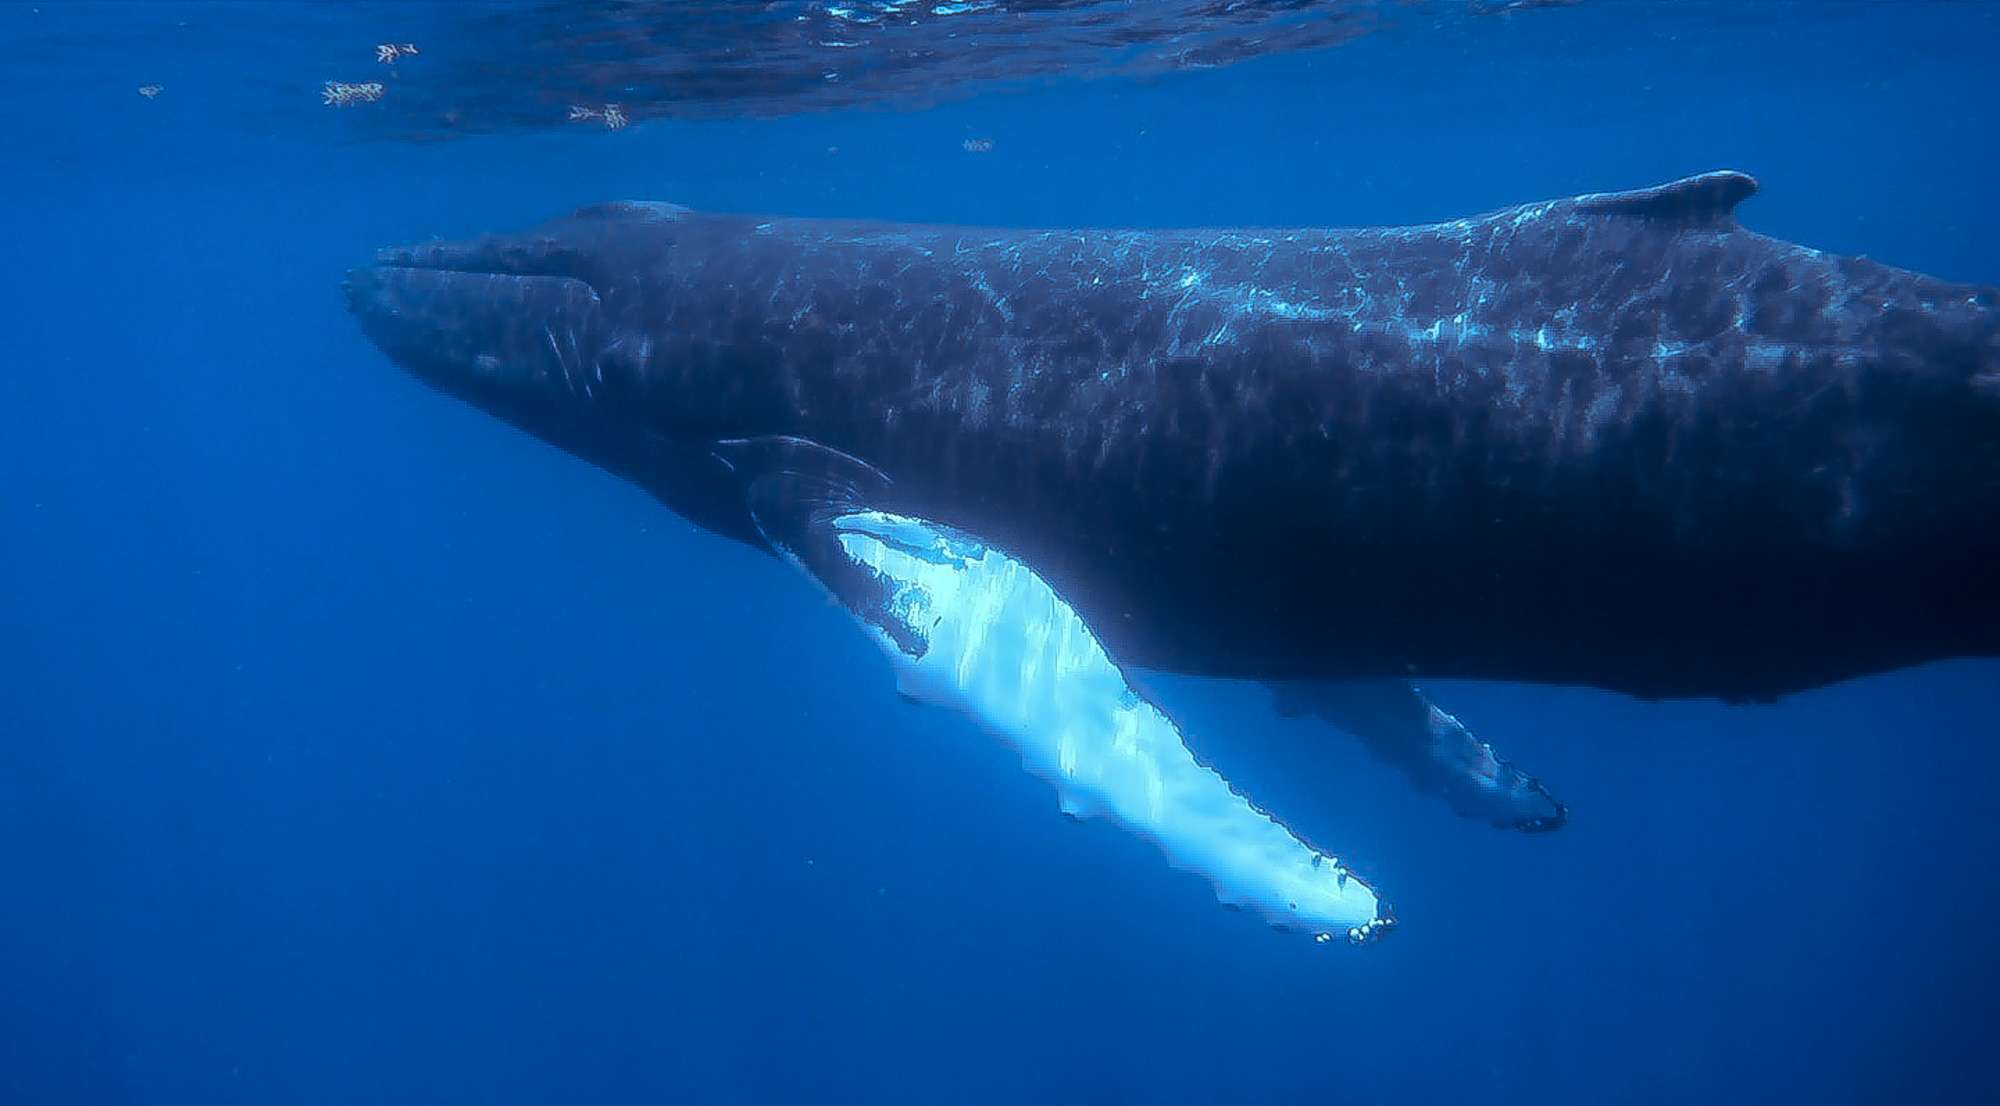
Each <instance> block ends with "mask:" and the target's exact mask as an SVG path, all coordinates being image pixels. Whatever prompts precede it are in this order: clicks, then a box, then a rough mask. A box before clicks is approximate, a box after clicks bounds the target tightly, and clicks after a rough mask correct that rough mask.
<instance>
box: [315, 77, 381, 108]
mask: <svg viewBox="0 0 2000 1106" xmlns="http://www.w3.org/2000/svg"><path fill="white" fill-rule="evenodd" d="M319 96H320V100H321V102H323V103H325V104H326V105H327V106H328V107H336V108H344V107H351V106H353V105H355V104H372V103H374V102H375V101H377V100H380V99H381V98H382V82H381V81H365V82H363V83H361V84H348V83H347V82H346V81H328V82H326V87H325V88H322V89H320V93H319Z"/></svg>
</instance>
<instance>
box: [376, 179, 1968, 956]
mask: <svg viewBox="0 0 2000 1106" xmlns="http://www.w3.org/2000/svg"><path fill="white" fill-rule="evenodd" d="M1756 188H1757V186H1756V184H1755V182H1754V181H1753V180H1752V179H1751V178H1750V177H1748V176H1746V175H1744V174H1742V173H1737V172H1727V171H1725V172H1714V173H1707V174H1703V175H1700V176H1695V177H1689V178H1687V179H1684V180H1679V181H1674V182H1671V183H1668V184H1664V185H1659V186H1656V187H1650V188H1643V189H1639V190H1636V191H1627V192H1610V193H1591V194H1585V195H1579V196H1574V197H1570V198H1566V199H1559V200H1552V201H1544V202H1537V203H1528V204H1524V205H1520V206H1516V207H1511V208H1507V209H1504V210H1500V211H1495V212H1492V213H1490V214H1486V215H1481V216H1477V217H1471V218H1464V219H1458V220H1453V221H1450V222H1444V223H1436V224H1429V225H1423V226H1409V227H1391V228H1362V229H1324V228H1312V229H1201V230H998V229H983V228H965V227H941V226H911V225H898V224H887V223H874V222H858V221H840V220H820V219H795V218H764V217H758V216H746V215H728V214H703V213H697V212H694V211H690V210H688V209H685V208H682V207H679V206H676V205H672V204H665V203H630V202H627V203H610V204H602V205H597V206H592V207H587V208H584V209H582V210H579V211H577V212H576V213H574V214H572V215H570V216H567V217H564V218H559V219H556V220H554V221H552V222H548V223H545V224H542V225H541V226H538V227H535V228H534V229H531V230H528V231H525V232H521V233H516V234H503V235H490V236H485V237H480V238H475V239H471V240H467V241H455V242H454V241H438V242H429V243H423V244H419V245H414V246H409V247H404V248H395V249H388V250H385V251H382V252H381V253H380V254H378V255H377V257H376V259H375V261H374V263H373V264H371V265H368V266H365V267H362V268H359V269H357V270H355V271H353V272H351V273H350V274H349V276H348V280H347V284H346V289H347V295H348V302H349V306H350V309H351V310H352V312H353V313H354V314H355V316H356V317H357V318H358V320H359V322H360V324H361V326H362V328H363V329H364V331H365V332H366V334H367V335H368V336H369V337H370V338H371V339H372V340H373V341H374V342H375V343H376V344H377V345H378V346H379V347H380V348H381V349H382V350H384V351H385V352H386V353H387V354H388V356H389V357H390V358H391V359H392V360H394V361H395V362H396V363H398V364H400V365H401V366H403V367H404V368H406V369H407V370H408V371H409V372H411V373H412V374H414V375H415V376H416V377H418V378H420V379H421V380H423V381H425V382H427V383H428V384H430V385H432V386H434V387H436V388H438V389H440V390H442V391H444V392H446V393H448V394H450V395H452V396H455V397H458V398H459V399H461V400H464V401H465V402H468V403H470V404H472V405H474V406H476V407H478V408H480V409H482V410H484V411H487V412H489V413H491V414H493V415H495V416H497V417H498V418H500V419H501V420H504V421H505V422H508V423H510V424H512V425H514V426H516V427H518V428H520V429H522V430H525V431H527V432H528V433H530V434H532V435H534V436H536V437H538V438H540V439H543V440H545V441H546V442H548V443H551V444H553V445H555V446H557V447H559V448H561V449H563V450H566V451H567V452H569V453H571V454H573V455H575V456H577V457H579V458H582V459H584V460H586V461H589V462H591V463H594V464H597V465H600V466H603V467H604V468H606V469H608V470H610V471H612V472H614V473H616V474H618V475H620V476H622V477H624V478H626V479H628V480H631V481H632V482H634V483H636V484H637V485H639V486H640V487H642V488H644V489H645V490H647V491H648V492H650V493H651V494H652V495H654V496H655V497H657V498H658V499H659V500H660V501H661V502H663V503H664V504H665V505H666V506H667V507H669V508H670V509H672V510H674V511H675V512H678V513H679V514H680V515H682V516H684V517H686V518H687V519H689V520H691V521H692V522H694V523H695V524H697V525H699V526H701V527H703V528H705V529H707V530H709V531H712V532H714V533H716V534H718V535H722V536H724V537H727V538H730V539H734V540H736V541H740V542H744V543H748V544H750V545H752V546H755V547H757V548H759V549H762V550H766V551H769V552H770V553H772V554H774V555H776V557H777V558H778V559H779V560H781V561H782V562H783V563H785V564H788V565H790V566H792V567H793V568H795V569H797V570H799V571H801V572H803V573H804V574H806V576H808V577H809V578H811V579H812V580H814V581H815V582H816V583H817V584H818V585H819V586H820V587H822V588H823V589H824V590H825V591H826V593H827V594H828V595H829V596H831V597H832V598H833V599H834V600H835V601H836V602H837V603H839V604H840V605H841V606H843V607H845V608H846V609H847V610H848V611H849V612H850V613H851V614H852V615H853V616H854V618H855V619H856V621H857V622H858V623H859V624H860V625H861V627H862V628H863V629H864V630H865V631H866V632H867V633H868V634H869V635H870V636H871V637H872V638H873V639H874V640H875V641H876V642H877V643H878V644H879V645H880V646H881V647H882V649H883V651H884V653H885V654H886V655H887V656H888V658H889V659H890V661H891V663H892V666H893V667H894V668H895V670H896V673H897V679H898V681H899V683H900V684H901V686H902V688H903V690H904V691H905V692H906V693H907V694H909V695H911V696H913V697H915V698H919V699H923V700H929V701H937V702H942V703H946V704H949V705H952V706H954V707H956V708H958V709H960V710H963V711H965V712H967V713H968V714H970V715H972V716H973V717H974V718H975V719H976V720H978V721H979V722H980V723H981V724H982V725H983V726H984V727H985V728H986V729H988V730H989V731H991V732H993V733H995V734H997V735H998V736H1000V737H1001V738H1002V739H1004V740H1006V741H1008V742H1009V743H1010V744H1012V745H1014V746H1015V747H1016V748H1017V749H1018V750H1019V751H1020V752H1021V754H1022V757H1023V760H1024V762H1025V764H1026V766H1027V767H1028V768H1029V769H1030V770H1032V771H1034V772H1035V773H1037V774H1038V775H1041V776H1043V777H1045V778H1047V779H1049V780H1050V781H1051V782H1052V783H1053V784H1054V785H1055V786H1056V788H1057V791H1058V793H1059V795H1060V797H1061V804H1062V807H1063V809H1064V810H1065V811H1066V812H1068V813H1070V814H1072V815H1075V816H1078V817H1103V818H1107V819H1109V820H1111V821H1113V822H1116V823H1118V824H1120V825H1123V826H1125V827H1126V828H1128V829H1130V830H1132V831H1134V832H1136V833H1139V834H1142V835H1144V836H1146V837H1148V838H1149V839H1151V840H1153V841H1154V842H1155V843H1156V844H1158V845H1159V847H1160V848H1161V849H1162V850H1163V851H1164V852H1165V853H1166V854H1167V856H1168V858H1169V860H1170V861H1171V862H1172V863H1174V864H1176V865H1177V866H1181V867H1185V868H1189V869H1192V870H1194V871H1196V872H1199V873H1200V874H1202V875H1204V876H1206V877H1207V878H1208V879H1209V880H1210V881H1211V882H1212V883H1213V884H1214V885H1215V887H1216V890H1217V893H1218V895H1219V896H1220V897H1221V898H1222V899H1223V900H1224V901H1226V902H1230V903H1233V904H1238V905H1242V906H1245V907H1248V908H1251V909H1253V910H1255V911H1256V912H1257V913H1259V914H1261V915H1262V916H1264V917H1265V918H1267V919H1268V920H1270V921H1271V922H1273V923H1274V924H1277V925H1279V926H1282V927H1288V928H1298V929H1303V930H1306V931H1308V932H1312V933H1314V934H1316V935H1318V936H1320V937H1321V938H1323V939H1324V938H1328V937H1330V936H1331V935H1335V934H1344V935H1345V936H1346V937H1347V938H1348V939H1349V940H1351V941H1355V942H1366V941H1369V940H1372V939H1374V938H1375V937H1378V936H1380V935H1381V934H1382V933H1384V932H1387V931H1388V930H1389V929H1390V928H1391V927H1392V926H1393V925H1394V924H1395V919H1394V915H1393V913H1392V912H1390V911H1389V909H1388V907H1387V906H1386V904H1385V903H1384V902H1383V901H1382V900H1381V899H1380V897H1379V896H1378V895H1377V894H1376V893H1375V891H1374V889H1373V888H1372V887H1371V886H1370V885H1369V884H1368V883H1367V882H1366V881H1364V880H1362V879H1361V878H1359V877H1358V876H1356V875H1355V874H1354V873H1353V872H1352V871H1350V870H1349V869H1348V868H1347V867H1346V866H1345V865H1344V864H1342V863H1341V862H1340V860H1339V859H1338V857H1337V856H1335V854H1333V853H1331V852H1328V851H1326V850H1323V849H1320V848H1318V847H1317V846H1314V845H1311V844H1309V843H1307V842H1305V841H1304V840H1302V839H1301V838H1300V837H1299V836H1298V835H1297V834H1295V833H1293V832H1292V831H1291V830H1290V829H1288V828H1287V827H1285V826H1284V825H1283V824H1282V823H1281V822H1279V821H1277V820H1276V819H1275V818H1273V817H1272V816H1271V815H1270V814H1268V813H1267V812H1265V811H1264V810H1262V809H1260V808H1259V807H1257V806H1256V805H1255V804H1254V802H1252V801H1251V799H1250V798H1249V797H1247V796H1244V795H1242V794H1240V793H1239V792H1238V791H1237V790H1236V789H1235V788H1234V787H1233V786H1232V785H1230V784H1229V783H1228V781H1227V780H1225V779H1223V778H1222V777H1221V776H1220V775H1219V774H1218V773H1216V772H1215V771H1214V770H1213V769H1212V768H1210V767H1209V766H1207V765H1206V764H1204V763H1202V762H1201V761H1199V760H1198V759H1197V758H1195V757H1194V755H1193V754H1192V753H1191V752H1190V751H1189V750H1188V748H1187V746H1186V743H1185V741H1184V740H1183V736H1182V734H1181V732H1180V730H1179V729H1178V726H1177V724H1176V723H1175V722H1174V721H1173V719H1172V718H1171V717H1170V716H1168V715H1167V714H1166V712H1164V711H1163V710H1162V709H1161V708H1160V707H1159V706H1158V705H1157V704H1156V703H1155V702H1154V701H1153V700H1152V699H1151V698H1150V697H1149V696H1148V695H1147V694H1146V693H1145V692H1144V691H1143V690H1142V689H1141V688H1140V687H1139V686H1138V684H1137V683H1135V682H1134V680H1133V678H1132V676H1131V675H1130V674H1131V673H1133V672H1136V671H1142V670H1159V671H1166V672H1173V673H1187V674H1196V675H1203V676H1214V677H1225V678H1235V679H1249V680H1259V681H1265V682H1268V683H1270V684H1271V685H1272V686H1273V688H1274V690H1275V693H1276V694H1277V696H1278V702H1279V705H1280V707H1281V709H1283V710H1286V711H1287V712H1288V713H1294V714H1307V713H1309V714H1315V715H1318V716H1320V717H1322V718H1325V719H1327V720H1328V721H1330V722H1332V723H1333V724H1335V725H1337V726H1339V727H1340V728H1342V729H1346V730H1349V731H1350V732H1352V733H1354V734H1355V735H1356V736H1358V737H1360V738H1361V739H1362V740H1363V741H1364V743H1365V744H1366V745H1367V746H1368V747H1369V748H1370V749H1372V750H1373V751H1375V752H1377V753H1378V754H1380V755H1382V756H1383V757H1384V758H1385V759H1388V760H1389V761H1390V762H1392V763H1394V764H1396V765H1397V766H1398V767H1399V768H1401V769H1402V770H1403V771H1404V772H1405V773H1406V774H1408V775H1409V776H1410V777H1411V778H1412V779H1413V780H1414V781H1415V782H1417V783H1418V784H1419V785H1421V786H1424V787H1426V788H1429V789H1431V790H1435V791H1439V792H1441V793H1443V794H1444V796H1445V797H1446V798H1447V799H1448V800H1449V801H1450V802H1451V804H1452V805H1453V806H1454V807H1455V808H1457V809H1458V810H1459V811H1460V812H1461V813H1465V814H1467V815H1469V816H1472V817H1476V818H1481V819H1484V820H1487V821H1491V822H1494V823H1496V824H1499V825H1503V826H1506V825H1511V826H1517V827H1520V828H1523V829H1546V828H1550V827H1553V826H1555V825H1558V824H1561V822H1562V820H1563V818H1564V816H1565V811H1564V808H1563V807H1562V805H1561V804H1560V803H1558V802H1556V801H1555V800H1554V799H1553V798H1552V797H1551V796H1550V794H1549V792H1548V791H1547V790H1546V789H1545V788H1543V786H1542V785H1541V784H1540V783H1539V782H1538V781H1536V780H1535V779H1534V778H1533V777H1532V776H1529V775H1528V774H1526V773H1525V772H1523V771H1521V770H1520V769H1518V768H1516V767H1515V766H1514V765H1512V764H1510V763H1508V762H1507V761H1506V759H1505V758H1503V757H1501V756H1499V755H1498V754H1497V753H1496V752H1495V751H1494V750H1493V749H1492V748H1491V747H1489V746H1488V745H1486V744H1485V743H1484V742H1481V741H1480V740H1478V739H1477V738H1476V737H1474V736H1473V735H1472V734H1471V733H1470V732H1469V731H1468V730H1467V728H1466V727H1465V726H1464V725H1462V724H1461V723H1460V722H1459V721H1458V719H1457V718H1455V717H1454V716H1452V715H1451V714H1449V713H1448V712H1446V711H1444V710H1443V709H1442V708H1441V707H1439V706H1438V705H1436V704H1434V703H1432V702H1431V701H1430V699H1429V698H1428V696H1427V695H1426V694H1425V693H1424V692H1423V691H1422V690H1420V688H1419V687H1418V684H1420V683H1422V682H1423V681H1427V680H1431V679H1439V678H1451V677H1466V678H1484V679H1500V680H1519V681H1533V682H1549V683H1563V684H1582V685H1590V686H1595V687H1600V688H1606V689H1611V690H1615V691H1619V692H1624V693H1627V694H1631V695H1636V696H1642V697H1650V698H1662V697H1716V698H1721V699H1725V700H1731V701H1742V700H1762V699H1770V698H1774V697H1777V696H1780V695H1783V694H1786V693H1789V692H1793V691H1798V690H1802V689H1806V688H1811V687H1816V686H1819V685H1823V684H1827V683H1831V682H1835V681H1839V680H1842V679H1846V678H1849V677H1854V676H1858V675H1862V674H1865V673H1871V672H1877V671H1882V670H1886V669H1891V668H1896V667H1900V666H1906V665H1912V664H1917V663H1922V662H1925V661H1929V660H1933V659H1938V658H1945V657H1955V656H1974V655H1987V654H1993V653H1996V652H2000V573H1996V572H1995V568H1996V566H2000V309H1996V307H1995V302H1996V295H1995V291H1994V289H1992V288H1989V287H1981V286H1975V285H1967V284H1961V283H1955V282H1952V281H1948V280H1943V279H1938V278H1935V277H1931V276H1927V275H1924V274H1920V273H1916V272H1911V271H1907V270H1902V269H1898V268H1894V267H1891V266H1889V265H1885V264H1881V263H1878V262H1875V261H1871V260H1868V259H1865V258H1860V257H1847V256H1838V255H1833V254H1828V253H1823V252H1820V251H1818V250H1814V249H1811V248H1808V247H1805V246H1801V245H1796V244H1793V243H1789V242H1785V241H1781V240H1777V239H1773V238H1770V237H1766V236H1764V235H1760V234H1757V233H1755V232H1752V231H1750V230H1747V229H1745V228H1744V227H1742V226H1741V225H1740V224H1739V223H1738V221H1737V219H1736V216H1735V209H1736V207H1737V205H1738V204H1740V203H1741V202H1742V201H1744V200H1745V199H1747V198H1749V197H1750V196H1751V195H1752V194H1753V193H1754V192H1755V191H1756Z"/></svg>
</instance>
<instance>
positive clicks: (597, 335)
mask: <svg viewBox="0 0 2000 1106" xmlns="http://www.w3.org/2000/svg"><path fill="white" fill-rule="evenodd" d="M682 211H683V209H681V208H678V207H676V206H674V205H670V204H641V203H619V204H604V205H598V206H596V207H589V208H584V209H582V210H581V211H578V212H577V213H575V214H574V215H570V216H565V217H563V218H561V219H557V220H554V221H552V222H549V223H546V224H543V225H542V226H539V227H536V228H533V229H531V230H527V231H523V232H520V233H514V234H496V235H484V236H481V237H478V238H471V239H466V240H463V241H432V242H426V243H423V244H420V245H415V246H406V247H397V248H392V249H386V250H382V251H380V252H379V253H378V254H377V255H376V257H375V260H374V263H373V264H370V265H366V266H363V267H360V268H357V269H354V270H352V271H350V272H349V273H348V274H347V280H346V283H345V290H346V294H347V302H348V308H349V310H350V311H351V312H352V313H353V314H354V316H355V318H356V319H357V320H358V321H359V322H360V324H361V327H362V330H363V332H364V333H366V335H367V336H368V338H369V339H370V340H372V341H373V342H374V343H375V344H376V345H377V346H379V347H381V349H382V350H383V352H385V353H386V354H388V355H389V357H390V359H391V360H392V361H394V362H395V363H396V364H398V365H399V366H401V367H402V368H404V369H406V370H407V371H409V372H410V373H411V375H413V376H415V377H416V378H418V379H419V380H422V381H423V382H425V383H426V384H429V385H431V386H432V387H434V388H436V389H438V390H439V391H442V392H444V393H446V394H448V395H451V396H453V397H456V398H457V399H460V400H462V401H464V402H466V403H467V404H470V405H471V406H473V407H476V408H478V409H480V410H482V411H484V412H486V413H487V414H490V415H492V416H494V417H496V418H499V419H501V420H502V421H505V422H507V423H509V424H511V425H513V426H515V427H517V428H519V429H521V430H524V431H526V432H528V433H530V434H532V435H534V436H535V437H537V438H540V439H542V440H543V441H546V442H548V443H549V444H552V445H555V446H558V447H560V448H562V449H564V450H566V451H568V452H570V453H572V454H575V455H577V456H579V457H581V458H583V459H585V460H588V461H591V462H593V463H596V464H598V465H601V466H603V467H605V468H607V469H610V470H611V471H613V472H615V473H617V474H619V475H621V476H624V477H626V478H627V479H630V480H632V481H634V482H635V483H637V484H639V485H640V486H641V487H644V488H646V489H647V490H648V491H650V492H652V493H653V494H654V495H656V496H658V497H660V498H661V499H663V500H666V501H667V503H668V504H669V505H670V506H672V507H673V508H674V509H675V510H676V511H678V512H680V513H681V514H683V515H684V516H686V517H689V518H690V519H692V520H695V521H697V522H699V523H700V524H703V525H706V526H709V527H710V528H711V529H714V530H717V531H719V532H722V533H725V534H728V535H730V536H736V537H743V538H745V539H746V540H749V539H750V535H751V533H752V528H751V527H750V525H749V523H748V520H747V519H746V518H744V517H742V515H741V510H740V508H738V507H736V506H735V505H734V501H735V499H736V498H737V497H736V495H735V494H734V493H733V491H732V490H731V489H729V488H727V487H725V483H726V481H727V478H728V468H727V466H726V465H723V464H721V463H720V462H719V461H717V460H716V458H714V457H713V455H712V453H711V452H710V449H709V445H708V440H709V438H711V437H713V436H714V435H700V434H694V435H687V436H681V435H678V434H676V433H675V429H676V425H677V422H678V421H679V416H680V415H681V414H682V413H683V412H685V411H687V410H688V409H690V408H691V407H692V406H693V405H692V404H690V403H687V402H685V399H686V397H684V396H681V395H680V394H679V392H680V390H681V389H682V387H683V382H682V381H679V380H677V379H676V374H674V373H673V372H672V371H670V370H671V369H672V368H673V366H672V364H671V363H670V361H669V359H668V358H666V357H662V356H657V355H656V354H657V352H658V351H656V350H655V349H654V348H653V347H654V345H655V340H654V338H653V336H652V334H653V332H652V331H650V330H648V329H646V328H645V327H644V326H643V320H645V319H647V318H649V317H650V315H651V314H653V313H655V312H656V311H657V310H658V309H659V300H660V292H661V289H662V287H663V286H665V287H667V290H668V292H669V294H670V293H671V286H672V284H673V283H674V281H673V279H672V277H671V275H665V276H662V275H660V274H658V273H655V272H653V271H652V267H654V266H656V265H657V263H658V262H659V261H660V259H663V258H670V257H672V256H673V253H674V249H675V241H676V236H675V233H674V229H675V228H674V224H675V223H676V222H677V221H678V219H679V217H680V215H681V213H682ZM687 386H692V385H691V383H690V384H688V385H687ZM722 429H724V430H727V429H729V428H727V427H724V428H722Z"/></svg>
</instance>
